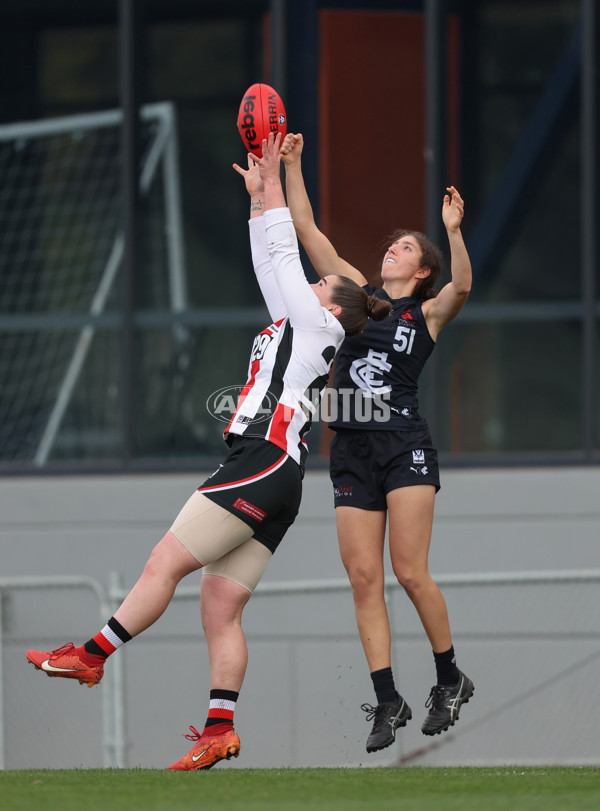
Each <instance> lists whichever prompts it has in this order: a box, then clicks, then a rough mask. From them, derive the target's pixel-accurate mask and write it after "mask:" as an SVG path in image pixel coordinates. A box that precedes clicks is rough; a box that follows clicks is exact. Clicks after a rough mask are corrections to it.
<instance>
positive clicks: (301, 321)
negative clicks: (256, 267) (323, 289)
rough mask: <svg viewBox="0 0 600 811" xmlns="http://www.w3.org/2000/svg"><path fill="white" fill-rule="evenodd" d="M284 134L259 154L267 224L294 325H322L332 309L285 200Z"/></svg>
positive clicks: (275, 268)
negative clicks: (316, 284)
mask: <svg viewBox="0 0 600 811" xmlns="http://www.w3.org/2000/svg"><path fill="white" fill-rule="evenodd" d="M280 147H281V135H280V134H279V133H278V134H277V136H276V137H273V134H272V133H270V134H269V138H268V140H266V141H263V142H262V157H261V158H257V159H256V160H257V161H258V163H259V165H260V176H261V178H262V181H263V183H264V189H265V201H264V206H265V215H264V219H265V226H266V231H267V244H268V249H269V254H270V256H271V264H272V266H273V274H274V276H275V279H276V280H277V284H278V286H279V292H280V293H281V297H282V299H283V301H284V303H285V307H286V310H287V314H288V316H289V319H290V322H291V324H292V326H295V327H299V328H301V329H319V328H322V327H324V326H326V324H327V322H328V313H327V311H326V310H325V309H324V308H323V307H321V304H320V302H319V299H318V298H317V296H316V295H315V293H314V292H313V290H311V287H310V285H309V283H308V281H307V280H306V276H305V275H304V269H303V268H302V263H301V262H300V253H299V250H298V239H297V236H296V231H295V229H294V224H293V222H292V217H291V214H290V210H289V208H288V207H287V206H286V204H285V197H284V194H283V188H282V186H281V175H280V160H281V155H280Z"/></svg>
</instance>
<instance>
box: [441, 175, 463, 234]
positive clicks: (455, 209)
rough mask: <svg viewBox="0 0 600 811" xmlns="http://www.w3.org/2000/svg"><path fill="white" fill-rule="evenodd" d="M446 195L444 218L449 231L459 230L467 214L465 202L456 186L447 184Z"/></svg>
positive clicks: (443, 208)
mask: <svg viewBox="0 0 600 811" xmlns="http://www.w3.org/2000/svg"><path fill="white" fill-rule="evenodd" d="M446 191H447V192H448V194H445V195H444V202H443V205H442V220H443V221H444V225H445V226H446V230H447V231H458V230H459V228H460V224H461V222H462V218H463V217H464V214H465V204H464V202H463V199H462V197H461V196H460V194H459V193H458V190H457V189H456V187H455V186H447V187H446Z"/></svg>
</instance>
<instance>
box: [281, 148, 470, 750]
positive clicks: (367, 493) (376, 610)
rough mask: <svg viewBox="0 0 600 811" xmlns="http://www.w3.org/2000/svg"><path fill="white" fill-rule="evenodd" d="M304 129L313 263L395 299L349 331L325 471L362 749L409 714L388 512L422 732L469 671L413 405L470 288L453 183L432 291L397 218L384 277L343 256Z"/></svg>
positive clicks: (431, 260)
mask: <svg viewBox="0 0 600 811" xmlns="http://www.w3.org/2000/svg"><path fill="white" fill-rule="evenodd" d="M302 146H303V141H302V136H301V135H299V134H293V133H288V135H287V136H286V138H285V140H284V144H283V148H282V159H283V161H284V163H285V169H286V192H287V199H288V205H289V207H290V211H291V212H292V216H293V218H294V225H295V227H296V232H297V234H298V236H299V238H300V241H301V242H302V244H303V246H304V248H305V249H306V252H307V254H308V256H309V258H310V260H311V262H312V264H313V265H314V267H315V269H316V270H317V272H318V274H319V275H320V276H321V275H327V276H331V275H335V274H338V275H340V276H344V277H346V278H350V279H353V280H354V281H356V282H358V284H360V285H363V287H364V289H365V290H366V292H368V293H369V294H370V295H375V296H377V297H379V298H380V299H382V300H384V301H388V302H390V303H391V305H392V310H393V317H392V318H390V319H388V320H387V321H385V322H383V323H380V324H374V323H369V325H368V326H367V328H366V329H365V330H364V332H362V333H361V334H360V335H358V336H357V337H350V338H346V340H345V341H344V343H343V344H342V348H341V350H340V352H339V353H338V355H337V358H336V362H335V372H334V380H333V388H334V392H337V402H336V403H335V407H336V413H335V414H334V415H332V416H333V418H332V420H331V422H330V426H331V427H332V428H333V429H334V430H335V432H336V433H335V437H334V439H333V441H332V443H331V458H330V473H331V479H332V483H333V488H334V503H335V507H336V523H337V531H338V539H339V546H340V553H341V557H342V561H343V563H344V566H345V568H346V571H347V572H348V577H349V579H350V582H351V585H352V591H353V596H354V604H355V611H356V620H357V625H358V631H359V635H360V639H361V642H362V645H363V649H364V652H365V656H366V659H367V664H368V666H369V670H370V673H371V678H372V681H373V687H374V690H375V695H376V698H377V703H376V706H374V707H373V706H371V705H369V704H363V705H362V709H363V710H364V711H365V712H367V720H368V721H371V720H372V721H373V727H372V730H371V732H370V734H369V736H368V739H367V751H368V752H374V751H377V750H379V749H384V748H385V747H387V746H390V745H391V744H392V743H393V741H394V739H395V732H396V729H397V728H399V727H401V726H404V725H405V724H406V723H407V722H408V721H409V720H410V719H411V717H412V711H411V709H410V707H409V706H408V704H407V703H406V701H405V700H404V699H403V698H402V696H401V695H400V694H399V693H398V692H397V690H396V686H395V681H394V675H393V673H392V668H391V634H390V623H389V618H388V613H387V607H386V602H385V595H384V560H383V551H384V538H385V530H386V523H387V522H388V521H389V547H390V557H391V562H392V567H393V570H394V573H395V575H396V577H397V578H398V581H399V582H400V584H401V585H402V586H403V587H404V590H405V591H406V593H407V595H408V596H409V597H410V599H411V601H412V602H413V604H414V606H415V608H416V610H417V612H418V614H419V617H420V619H421V622H422V624H423V627H424V629H425V632H426V634H427V637H428V638H429V641H430V643H431V646H432V648H433V655H434V662H435V666H436V684H435V685H434V687H432V688H431V691H430V693H429V697H428V699H427V701H426V704H425V706H426V707H427V708H428V710H429V712H428V714H427V716H426V718H425V721H424V723H423V726H422V731H423V733H424V734H425V735H435V734H437V733H440V732H443V731H444V730H446V729H448V728H449V727H450V726H451V725H452V724H454V722H455V720H456V719H457V718H458V714H459V711H460V708H461V706H462V704H465V703H467V702H468V700H469V698H470V697H471V696H472V694H473V690H474V687H473V683H472V682H471V680H470V679H469V678H468V677H467V676H465V675H464V673H462V672H461V671H460V670H459V669H458V668H457V666H456V658H455V655H454V647H453V644H452V636H451V632H450V625H449V621H448V612H447V608H446V603H445V600H444V597H443V595H442V593H441V592H440V590H439V588H438V586H437V585H436V583H435V582H434V580H433V579H432V577H431V575H430V574H429V569H428V556H429V545H430V540H431V529H432V523H433V512H434V498H435V494H436V492H437V491H438V490H439V473H438V459H437V451H436V448H435V447H434V445H433V442H432V439H431V436H430V433H429V429H428V426H427V422H426V421H425V420H424V419H423V417H422V416H421V415H420V414H419V407H418V399H417V395H418V381H419V375H420V374H421V371H422V369H423V366H424V365H425V363H426V362H427V359H428V358H429V356H430V355H431V353H432V351H433V349H434V347H435V343H436V340H437V338H438V335H439V333H440V331H441V330H442V329H443V328H444V327H445V326H446V325H447V324H448V323H449V322H450V321H451V320H452V319H453V318H454V317H455V316H456V315H458V313H459V312H460V310H461V309H462V307H463V305H464V303H465V301H466V300H467V297H468V295H469V291H470V289H471V263H470V261H469V256H468V254H467V250H466V247H465V243H464V241H463V238H462V234H461V230H460V225H461V222H462V218H463V214H464V204H463V200H462V198H461V196H460V194H459V193H458V191H457V190H456V188H455V187H454V186H450V187H449V188H448V189H447V193H446V194H445V195H444V198H443V203H442V219H443V222H444V225H445V227H446V233H447V235H448V241H449V244H450V254H451V276H452V278H451V281H450V282H449V283H448V284H446V285H445V286H444V287H442V289H441V290H440V292H439V293H437V294H436V292H435V289H434V286H435V284H436V282H437V280H438V277H439V275H440V271H441V252H440V251H439V249H438V248H437V247H436V246H435V245H433V243H431V242H430V240H429V239H427V237H426V236H424V235H423V234H421V233H419V232H416V231H407V230H401V231H398V232H397V233H396V234H394V235H393V236H392V237H391V238H390V241H389V247H388V249H387V251H386V252H385V255H384V257H383V261H382V265H381V278H382V281H383V284H382V286H381V287H377V288H375V287H372V286H370V285H368V284H367V280H366V278H365V277H364V276H363V274H362V273H361V272H360V271H359V270H357V269H356V268H355V267H353V266H352V265H351V264H349V263H348V262H346V261H345V260H344V259H342V258H341V257H340V256H339V255H338V254H337V251H336V250H335V248H334V246H333V245H332V244H331V242H330V241H329V240H328V238H327V237H326V236H325V235H324V234H323V233H321V231H320V230H319V229H318V227H317V225H316V223H315V220H314V217H313V213H312V209H311V205H310V201H309V199H308V196H307V193H306V189H305V186H304V181H303V178H302V170H301V157H300V156H301V154H302Z"/></svg>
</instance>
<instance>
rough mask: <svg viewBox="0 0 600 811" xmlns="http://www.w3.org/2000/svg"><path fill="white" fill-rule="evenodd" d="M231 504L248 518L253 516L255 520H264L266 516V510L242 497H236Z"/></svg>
mask: <svg viewBox="0 0 600 811" xmlns="http://www.w3.org/2000/svg"><path fill="white" fill-rule="evenodd" d="M233 506H234V507H235V508H236V510H239V511H240V512H242V513H245V514H246V515H248V516H250V518H254V520H255V521H259V522H260V521H264V520H265V518H266V517H267V514H266V512H264V511H263V510H261V509H260V507H257V506H256V505H255V504H251V503H250V502H249V501H245V500H244V499H243V498H236V500H235V501H234V502H233Z"/></svg>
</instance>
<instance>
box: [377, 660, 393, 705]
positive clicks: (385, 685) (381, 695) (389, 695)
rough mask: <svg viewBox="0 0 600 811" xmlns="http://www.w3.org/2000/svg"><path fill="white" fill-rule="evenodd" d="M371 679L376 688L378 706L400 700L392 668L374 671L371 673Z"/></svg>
mask: <svg viewBox="0 0 600 811" xmlns="http://www.w3.org/2000/svg"><path fill="white" fill-rule="evenodd" d="M371 679H372V681H373V687H374V688H375V695H376V696H377V703H378V704H392V703H393V702H394V701H396V700H397V699H398V693H397V692H396V687H395V686H394V676H393V674H392V668H391V667H384V668H382V669H381V670H374V671H373V672H372V673H371Z"/></svg>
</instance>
